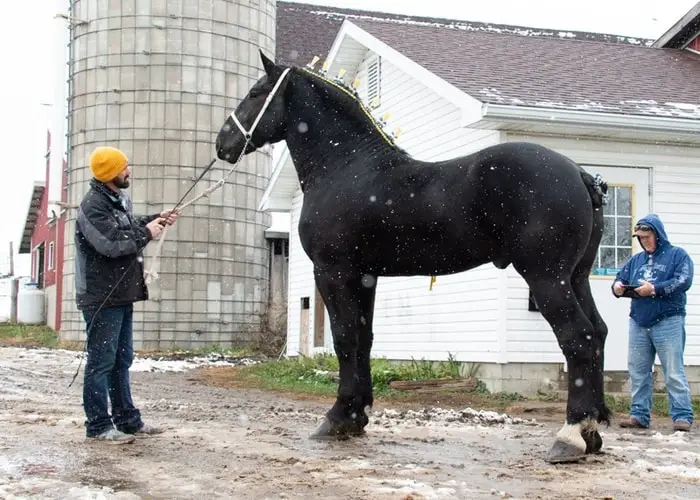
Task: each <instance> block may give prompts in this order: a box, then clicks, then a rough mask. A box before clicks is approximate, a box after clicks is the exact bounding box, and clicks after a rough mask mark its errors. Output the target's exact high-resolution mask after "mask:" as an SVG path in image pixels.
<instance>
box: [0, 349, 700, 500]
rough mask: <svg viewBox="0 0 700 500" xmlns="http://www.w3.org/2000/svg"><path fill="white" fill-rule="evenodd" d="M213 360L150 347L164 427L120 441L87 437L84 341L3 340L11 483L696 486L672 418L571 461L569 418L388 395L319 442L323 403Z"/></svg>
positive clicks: (692, 450) (643, 492)
mask: <svg viewBox="0 0 700 500" xmlns="http://www.w3.org/2000/svg"><path fill="white" fill-rule="evenodd" d="M216 362H217V361H212V360H211V359H209V360H207V359H199V360H192V361H153V360H138V361H137V362H136V363H135V365H134V370H133V376H132V384H133V392H134V398H135V400H136V403H137V405H138V406H140V408H141V410H142V412H143V413H144V415H145V417H146V419H147V420H148V421H150V422H153V423H157V424H160V425H163V426H165V427H166V428H167V432H166V433H165V434H163V435H161V436H158V437H152V438H148V439H141V440H138V441H137V442H136V443H135V444H132V445H128V446H123V447H115V446H110V445H106V444H99V443H87V442H85V439H84V428H83V414H82V409H81V406H80V397H81V396H80V395H81V390H82V387H81V378H82V371H81V376H79V377H78V379H77V380H76V382H75V384H74V385H73V387H71V388H67V386H68V383H69V382H70V380H71V378H72V376H73V374H74V373H75V369H76V367H77V366H78V359H77V356H76V353H73V352H67V351H46V350H25V349H20V348H3V349H0V498H7V499H13V498H23V499H24V498H32V499H33V498H42V499H54V498H55V499H66V498H70V499H141V498H144V499H146V498H147V499H153V498H164V499H165V498H167V499H180V498H183V499H185V498H241V499H243V498H245V499H250V498H255V499H258V498H260V499H263V498H300V499H301V498H303V499H315V498H319V499H320V498H323V499H333V498H338V499H340V498H342V499H348V498H352V499H355V498H358V499H405V500H407V499H419V498H426V499H427V498H436V499H437V498H441V499H442V498H444V499H453V498H459V499H481V498H485V499H486V498H523V499H525V498H527V499H550V498H551V499H554V498H556V499H584V498H585V499H588V498H596V499H603V498H615V499H627V498H629V499H643V498H649V499H652V498H653V499H691V498H700V446H698V445H699V444H700V439H699V438H698V436H696V435H694V434H681V433H675V434H674V433H671V432H670V430H669V428H668V425H667V423H666V422H659V423H657V426H658V430H652V431H649V432H642V433H628V432H621V429H619V428H618V427H616V426H612V427H611V428H609V429H603V432H602V434H603V439H604V451H605V453H603V454H600V455H596V456H592V457H589V458H588V459H587V460H586V461H585V462H584V463H581V464H575V465H559V466H551V465H548V464H546V463H545V462H544V461H543V460H542V458H543V456H544V455H545V454H546V452H547V450H548V448H549V446H550V445H551V443H552V438H553V435H554V433H555V432H556V430H557V429H556V427H557V426H555V425H554V424H551V423H546V424H544V423H540V422H537V421H533V420H530V419H521V418H517V417H511V416H507V415H499V414H496V413H493V412H483V411H479V410H478V409H464V410H461V411H457V410H446V409H440V408H431V409H424V410H396V409H390V408H376V409H375V412H374V413H373V415H372V417H371V422H370V425H369V426H368V428H367V431H368V435H367V436H366V437H364V438H358V439H353V440H349V441H344V442H316V441H311V440H309V439H308V434H309V433H310V432H311V431H312V430H313V429H314V427H315V426H316V424H317V422H318V419H319V418H320V417H321V416H322V415H323V412H324V411H325V410H327V409H328V407H327V405H325V404H324V405H320V404H318V403H313V402H309V401H298V400H292V399H285V398H282V397H279V396H274V395H271V394H267V393H263V392H259V391H251V390H245V391H243V390H234V389H221V388H213V387H209V386H205V385H202V384H201V381H200V380H199V379H198V378H197V367H199V366H202V365H206V364H211V363H216ZM218 362H219V363H221V360H219V361H218ZM224 362H226V361H224Z"/></svg>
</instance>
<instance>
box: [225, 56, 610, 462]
mask: <svg viewBox="0 0 700 500" xmlns="http://www.w3.org/2000/svg"><path fill="white" fill-rule="evenodd" d="M260 55H261V58H262V63H263V67H264V69H265V73H266V74H265V75H264V76H263V77H262V78H260V80H258V81H257V82H256V84H255V85H254V86H253V87H252V88H251V89H250V91H249V92H248V94H247V95H246V97H245V99H243V101H242V102H241V103H240V104H239V105H238V107H237V108H236V110H235V111H234V114H235V116H236V119H237V120H238V121H239V122H240V125H241V126H242V127H244V128H246V130H248V129H249V128H250V127H251V126H253V124H254V123H255V120H256V117H258V115H259V114H260V112H261V110H262V109H263V106H264V103H265V101H266V99H267V98H268V97H270V99H271V100H270V102H269V107H268V108H267V109H266V110H265V111H264V112H263V114H262V116H261V118H260V120H259V123H258V126H257V128H256V129H255V130H254V132H253V133H252V134H251V136H250V137H249V138H248V139H249V142H246V137H245V136H244V134H243V132H242V131H241V127H240V126H239V125H237V124H236V123H235V120H234V119H233V118H232V117H229V118H228V119H227V120H226V122H225V124H224V125H223V127H222V129H221V131H220V132H219V135H218V137H217V140H216V150H217V154H218V157H219V158H221V159H224V160H227V161H229V162H231V163H234V162H235V161H236V160H237V159H238V157H239V155H241V153H244V154H247V153H250V152H252V151H254V150H255V149H256V148H258V147H260V146H263V145H264V144H266V143H276V142H279V141H282V140H285V141H286V142H287V146H288V148H289V152H290V154H291V157H292V159H293V162H294V166H295V168H296V171H297V174H298V177H299V182H300V184H301V188H302V191H303V193H304V204H303V207H302V210H301V216H300V221H299V235H300V238H301V244H302V246H303V248H304V251H305V252H306V254H307V255H308V256H309V258H310V259H311V261H312V262H313V265H314V277H315V281H316V285H317V287H318V290H319V292H320V294H321V296H322V297H323V301H324V303H325V305H326V307H327V309H328V313H329V317H330V322H331V329H332V332H333V344H334V347H335V352H336V355H337V357H338V362H339V367H340V383H339V387H338V396H337V400H336V402H335V404H334V405H333V407H332V408H331V409H330V411H328V413H327V414H326V416H325V419H324V421H323V423H322V424H321V425H320V426H319V428H318V429H317V430H316V432H315V433H314V437H316V438H329V437H331V438H347V437H348V436H351V435H359V434H362V433H364V427H365V426H366V425H367V423H368V417H367V414H366V410H367V409H368V408H369V407H371V406H372V402H373V395H372V378H371V374H370V351H371V349H372V341H373V335H374V334H373V331H372V318H373V313H374V299H375V291H376V286H377V277H379V276H419V275H424V276H438V275H445V274H452V273H459V272H462V271H467V270H469V269H472V268H475V267H477V266H479V265H482V264H485V263H489V262H492V263H493V264H494V265H495V266H496V267H498V268H499V269H505V268H506V267H507V266H508V265H510V264H512V265H513V266H514V268H515V269H516V270H517V272H518V273H519V274H520V275H521V276H522V277H523V278H524V279H525V281H526V282H527V284H528V285H529V287H530V289H531V290H532V292H533V294H534V297H535V301H536V303H537V304H538V306H539V309H540V311H541V313H542V315H543V316H544V318H545V319H546V320H547V322H548V323H549V324H550V325H551V327H552V329H553V331H554V334H555V335H556V338H557V340H558V343H559V346H560V347H561V350H562V352H563V354H564V356H565V357H566V362H567V364H568V372H569V373H568V375H569V388H568V404H567V412H566V423H565V425H564V426H563V427H562V429H561V430H560V431H559V433H558V434H557V437H556V440H555V442H554V445H553V446H552V448H551V450H550V452H549V454H548V456H547V460H548V461H549V462H572V461H577V460H579V459H581V458H583V457H584V455H585V453H593V452H597V451H598V450H599V449H600V448H601V446H602V439H601V437H600V435H599V434H598V431H597V427H598V424H599V423H600V422H605V423H609V418H610V410H609V409H608V408H607V407H606V405H605V400H604V394H603V351H604V348H605V338H606V336H607V326H606V324H605V322H604V321H603V319H602V318H601V316H600V314H599V313H598V311H597V309H596V306H595V303H594V300H593V297H592V294H591V289H590V286H589V281H588V279H589V278H588V277H589V273H590V271H591V268H592V265H593V262H594V260H595V257H596V253H597V249H598V244H599V243H600V239H601V236H602V231H603V210H602V208H601V207H602V205H603V204H604V203H605V196H606V191H607V185H606V184H605V183H604V182H601V181H600V180H599V179H598V178H595V177H593V176H592V175H590V174H589V173H587V172H586V171H585V170H583V169H582V168H581V167H579V166H578V165H577V164H576V163H574V162H573V161H571V160H570V159H568V158H566V157H565V156H562V155H561V154H559V153H557V152H555V151H552V150H550V149H547V148H545V147H542V146H539V145H536V144H530V143H522V142H518V143H504V144H499V145H496V146H492V147H488V148H486V149H483V150H481V151H477V152H475V153H472V154H470V155H467V156H463V157H459V158H453V159H450V160H445V161H440V162H434V163H430V162H423V161H418V160H415V159H413V158H412V157H411V156H410V155H409V154H408V153H406V152H405V151H403V150H402V149H401V148H399V147H397V146H396V145H395V144H394V142H393V140H392V138H391V137H390V136H388V135H387V134H385V133H384V132H383V130H382V127H380V126H378V124H377V122H376V121H375V120H374V119H373V118H372V117H371V115H370V114H369V112H368V111H367V108H366V107H365V106H364V105H363V104H362V103H361V102H360V100H359V99H358V98H357V97H356V95H355V94H354V93H353V91H352V90H350V89H349V88H346V87H345V86H343V85H342V84H339V83H338V82H335V81H332V80H330V79H328V78H325V77H323V76H321V75H319V74H317V73H316V72H314V71H312V70H309V69H307V68H297V67H292V68H291V69H288V68H286V67H282V66H278V65H276V64H275V63H274V62H272V61H271V60H269V59H268V58H266V57H265V55H264V54H263V53H262V52H261V54H260ZM285 70H287V72H286V73H284V71H285ZM280 78H283V81H281V85H280V86H279V88H278V89H277V90H276V92H274V93H273V92H272V91H273V87H274V85H275V84H276V83H277V82H278V80H280ZM271 93H272V94H274V95H270V94H271ZM244 147H245V152H243V149H244Z"/></svg>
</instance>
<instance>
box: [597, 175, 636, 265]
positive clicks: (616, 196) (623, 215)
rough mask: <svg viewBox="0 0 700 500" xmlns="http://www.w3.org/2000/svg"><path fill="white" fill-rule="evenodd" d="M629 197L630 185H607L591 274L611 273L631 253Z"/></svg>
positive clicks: (631, 187)
mask: <svg viewBox="0 0 700 500" xmlns="http://www.w3.org/2000/svg"><path fill="white" fill-rule="evenodd" d="M633 197H634V186H632V185H623V184H616V185H609V186H608V204H607V205H605V206H604V207H603V214H604V216H605V227H604V229H603V238H602V240H601V241H600V246H599V248H598V258H597V259H596V262H595V264H594V266H593V274H594V275H597V276H610V275H613V276H614V275H615V274H617V271H618V270H619V269H620V268H621V267H622V266H623V264H624V263H625V262H626V261H627V259H629V258H630V257H631V256H632V224H633V220H632V218H633V216H634V214H633V213H632V212H633V210H632V208H633V207H632V199H633Z"/></svg>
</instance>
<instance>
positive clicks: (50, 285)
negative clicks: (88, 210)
mask: <svg viewBox="0 0 700 500" xmlns="http://www.w3.org/2000/svg"><path fill="white" fill-rule="evenodd" d="M50 155H51V134H50V133H48V132H47V140H46V171H45V174H44V181H43V182H36V183H35V184H34V190H33V192H32V198H31V201H30V204H29V210H28V213H27V218H26V221H25V223H24V231H23V233H22V240H21V242H20V246H19V253H21V254H27V253H30V254H31V262H32V264H31V279H32V281H33V282H35V283H38V285H39V287H40V288H42V289H43V290H44V292H45V294H46V295H45V296H46V302H45V309H44V310H45V311H46V324H47V325H48V326H50V327H51V328H53V329H54V330H60V329H61V297H62V290H63V249H64V244H63V242H64V238H65V217H63V215H64V209H61V210H60V213H56V212H55V211H53V210H52V211H51V213H49V201H51V202H56V201H61V202H63V203H65V202H66V190H65V187H66V178H67V175H66V162H65V160H64V161H63V168H62V172H61V176H60V179H61V190H60V192H61V199H60V200H49V192H50V190H49V182H50V178H51V176H50ZM56 178H58V177H56Z"/></svg>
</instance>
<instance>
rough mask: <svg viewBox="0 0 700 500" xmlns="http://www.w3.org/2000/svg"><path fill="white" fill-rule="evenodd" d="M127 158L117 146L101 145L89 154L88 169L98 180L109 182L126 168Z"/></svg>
mask: <svg viewBox="0 0 700 500" xmlns="http://www.w3.org/2000/svg"><path fill="white" fill-rule="evenodd" d="M128 162H129V159H128V158H127V157H126V155H125V154H124V153H122V152H121V151H120V150H118V149H117V148H113V147H110V146H101V147H98V148H96V149H95V150H94V151H93V152H92V154H91V155H90V170H91V171H92V175H93V176H94V177H95V179H97V180H98V181H100V182H110V181H113V180H114V179H116V178H117V176H118V175H119V174H121V173H122V171H123V170H124V169H125V168H126V166H127V164H128Z"/></svg>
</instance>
